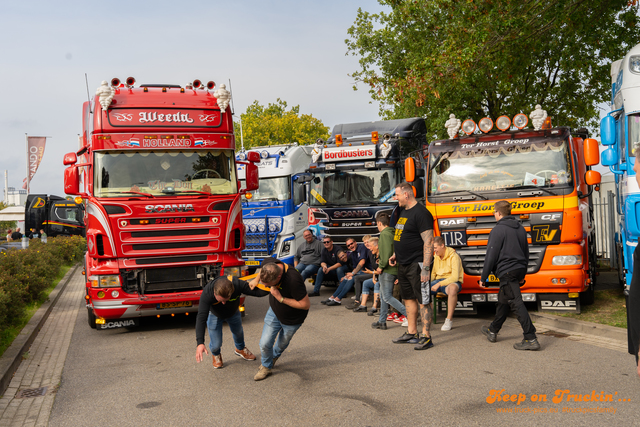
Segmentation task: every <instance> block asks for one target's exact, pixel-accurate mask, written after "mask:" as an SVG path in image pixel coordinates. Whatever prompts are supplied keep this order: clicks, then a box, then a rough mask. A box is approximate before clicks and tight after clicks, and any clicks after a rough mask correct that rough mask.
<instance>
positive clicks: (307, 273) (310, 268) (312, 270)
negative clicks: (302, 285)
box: [296, 262, 320, 280]
mask: <svg viewBox="0 0 640 427" xmlns="http://www.w3.org/2000/svg"><path fill="white" fill-rule="evenodd" d="M319 268H320V266H319V265H315V264H303V263H301V262H299V263H298V265H297V266H296V270H298V271H299V272H300V274H301V275H302V280H307V279H308V278H309V277H311V276H313V275H314V274H316V272H317V271H318V269H319Z"/></svg>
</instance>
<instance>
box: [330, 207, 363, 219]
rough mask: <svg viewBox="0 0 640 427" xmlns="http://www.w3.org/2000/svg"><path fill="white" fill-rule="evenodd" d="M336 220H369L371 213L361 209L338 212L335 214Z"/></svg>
mask: <svg viewBox="0 0 640 427" xmlns="http://www.w3.org/2000/svg"><path fill="white" fill-rule="evenodd" d="M333 217H334V218H367V217H369V211H367V210H364V209H360V210H356V211H336V212H334V213H333Z"/></svg>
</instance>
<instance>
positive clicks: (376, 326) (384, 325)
mask: <svg viewBox="0 0 640 427" xmlns="http://www.w3.org/2000/svg"><path fill="white" fill-rule="evenodd" d="M371 327H372V328H373V329H382V330H383V331H386V330H387V322H383V323H380V322H373V323H372V324H371Z"/></svg>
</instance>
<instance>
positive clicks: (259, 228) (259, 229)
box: [258, 224, 264, 233]
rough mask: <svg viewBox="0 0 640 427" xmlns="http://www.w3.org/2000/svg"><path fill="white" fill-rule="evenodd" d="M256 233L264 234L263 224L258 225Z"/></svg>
mask: <svg viewBox="0 0 640 427" xmlns="http://www.w3.org/2000/svg"><path fill="white" fill-rule="evenodd" d="M258 231H259V232H261V233H264V224H260V225H259V226H258Z"/></svg>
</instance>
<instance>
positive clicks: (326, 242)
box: [322, 240, 331, 245]
mask: <svg viewBox="0 0 640 427" xmlns="http://www.w3.org/2000/svg"><path fill="white" fill-rule="evenodd" d="M322 243H324V244H325V245H328V244H329V243H331V242H329V241H328V240H325V241H324V242H322Z"/></svg>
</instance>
